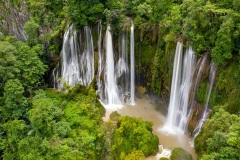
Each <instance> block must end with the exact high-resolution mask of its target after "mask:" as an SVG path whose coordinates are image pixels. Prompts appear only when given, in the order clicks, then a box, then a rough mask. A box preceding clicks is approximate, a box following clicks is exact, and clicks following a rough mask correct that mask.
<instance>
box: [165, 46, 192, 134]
mask: <svg viewBox="0 0 240 160" xmlns="http://www.w3.org/2000/svg"><path fill="white" fill-rule="evenodd" d="M182 57H183V44H182V43H181V42H178V43H177V47H176V51H175V58H174V67H173V76H172V85H171V94H170V103H169V110H168V115H167V122H166V125H165V127H164V128H165V129H166V130H168V131H170V132H174V131H175V130H177V131H180V132H181V133H184V131H185V129H186V126H187V122H188V118H189V107H188V106H189V105H188V102H189V96H190V88H191V83H192V77H193V71H194V66H195V61H196V58H195V56H194V53H193V50H192V47H189V48H188V49H187V50H186V53H185V55H184V60H183V64H182ZM182 65H183V66H182Z"/></svg>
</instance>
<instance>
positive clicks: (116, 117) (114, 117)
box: [109, 111, 121, 121]
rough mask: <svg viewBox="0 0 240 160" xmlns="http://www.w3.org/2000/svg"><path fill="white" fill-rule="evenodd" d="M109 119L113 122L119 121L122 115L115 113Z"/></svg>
mask: <svg viewBox="0 0 240 160" xmlns="http://www.w3.org/2000/svg"><path fill="white" fill-rule="evenodd" d="M109 117H110V119H111V120H112V121H117V120H118V118H119V117H121V115H120V114H119V113H118V112H117V111H115V112H112V113H111V114H110V116H109Z"/></svg>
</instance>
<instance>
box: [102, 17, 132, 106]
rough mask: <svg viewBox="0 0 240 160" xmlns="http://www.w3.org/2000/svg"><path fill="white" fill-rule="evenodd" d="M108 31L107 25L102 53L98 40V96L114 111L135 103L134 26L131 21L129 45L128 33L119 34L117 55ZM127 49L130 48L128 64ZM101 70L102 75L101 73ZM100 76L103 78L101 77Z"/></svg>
mask: <svg viewBox="0 0 240 160" xmlns="http://www.w3.org/2000/svg"><path fill="white" fill-rule="evenodd" d="M110 30H111V28H110V25H108V26H107V30H106V36H105V43H104V49H103V51H104V52H103V53H102V51H101V43H100V41H101V39H100V38H99V40H98V41H99V42H98V48H99V52H98V53H99V56H98V57H99V62H98V94H99V97H100V100H101V102H102V103H104V104H105V105H107V106H112V107H111V109H114V106H119V105H121V104H124V103H127V104H134V103H135V82H134V81H135V79H134V77H135V75H134V74H135V72H134V24H133V21H131V32H130V45H129V41H128V33H127V32H122V33H120V35H119V41H118V44H119V45H118V53H114V50H113V39H112V33H111V32H110ZM99 36H100V33H99ZM128 48H130V64H129V53H128V51H129V49H128ZM104 63H105V64H104ZM103 64H104V65H103ZM129 65H130V70H129ZM102 70H103V71H104V73H102ZM102 74H103V75H104V76H102Z"/></svg>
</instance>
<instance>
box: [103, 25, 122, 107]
mask: <svg viewBox="0 0 240 160" xmlns="http://www.w3.org/2000/svg"><path fill="white" fill-rule="evenodd" d="M110 29H111V28H110V25H108V26H107V30H106V37H105V49H106V65H105V76H104V79H105V95H106V97H107V102H106V104H107V105H110V106H111V105H116V104H121V101H120V98H119V95H118V88H117V85H116V78H115V65H114V57H113V55H114V53H113V44H112V34H111V32H110Z"/></svg>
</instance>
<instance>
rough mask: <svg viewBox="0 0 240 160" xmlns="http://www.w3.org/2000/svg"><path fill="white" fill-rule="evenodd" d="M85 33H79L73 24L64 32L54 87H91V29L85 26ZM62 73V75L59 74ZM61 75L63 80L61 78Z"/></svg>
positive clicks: (92, 65)
mask: <svg viewBox="0 0 240 160" xmlns="http://www.w3.org/2000/svg"><path fill="white" fill-rule="evenodd" d="M83 32H84V34H83V35H82V34H81V33H78V32H77V31H76V29H75V27H74V26H73V25H72V26H70V27H69V28H68V30H67V31H66V32H65V34H64V39H63V47H62V51H61V70H59V64H58V65H57V67H56V68H55V69H54V72H53V77H54V78H53V80H54V87H56V88H58V89H59V90H62V89H63V88H64V85H67V86H75V85H76V84H79V83H80V84H82V85H84V86H86V87H89V85H90V83H91V82H92V80H93V78H94V50H93V41H92V34H91V29H90V28H89V27H87V26H85V27H84V30H83ZM59 75H61V76H59ZM60 77H61V80H59V78H60Z"/></svg>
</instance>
